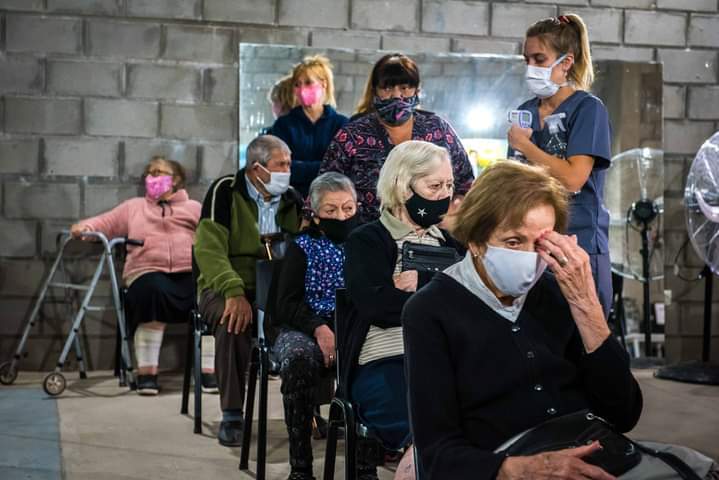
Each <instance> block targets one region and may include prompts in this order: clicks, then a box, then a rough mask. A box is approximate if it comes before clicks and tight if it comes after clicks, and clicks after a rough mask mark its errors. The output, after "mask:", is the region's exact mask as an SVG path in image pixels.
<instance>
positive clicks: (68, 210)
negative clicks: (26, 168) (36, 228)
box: [4, 182, 80, 219]
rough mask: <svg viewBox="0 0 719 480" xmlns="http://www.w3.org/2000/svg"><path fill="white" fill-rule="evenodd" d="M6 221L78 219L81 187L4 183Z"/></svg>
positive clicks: (73, 185) (74, 185)
mask: <svg viewBox="0 0 719 480" xmlns="http://www.w3.org/2000/svg"><path fill="white" fill-rule="evenodd" d="M4 211H5V216H6V217H7V218H18V219H21V218H27V219H32V218H77V217H78V215H79V213H80V187H79V186H78V185H77V184H75V183H28V182H7V183H5V209H4Z"/></svg>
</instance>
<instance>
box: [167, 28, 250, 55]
mask: <svg viewBox="0 0 719 480" xmlns="http://www.w3.org/2000/svg"><path fill="white" fill-rule="evenodd" d="M235 52H236V50H235V45H234V41H233V31H232V30H231V29H229V28H218V27H195V26H184V25H170V26H168V27H167V45H166V46H165V51H164V52H163V58H168V59H172V60H189V61H193V62H202V63H234V62H235V61H236V60H237V59H236V53H235Z"/></svg>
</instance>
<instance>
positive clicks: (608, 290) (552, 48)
mask: <svg viewBox="0 0 719 480" xmlns="http://www.w3.org/2000/svg"><path fill="white" fill-rule="evenodd" d="M524 58H525V60H526V62H527V73H526V80H527V86H528V87H529V90H530V91H531V92H532V94H534V95H535V98H532V99H531V100H528V101H527V102H525V103H523V104H522V105H520V106H519V107H518V108H519V109H520V110H529V111H530V112H532V127H531V128H521V127H519V126H517V125H513V126H512V127H511V128H510V130H509V133H508V135H507V136H508V140H509V146H510V156H514V154H515V152H514V151H517V152H520V153H521V154H522V155H523V157H524V158H525V159H526V161H527V162H528V163H531V164H534V165H542V166H544V167H546V168H547V169H548V170H549V172H550V173H551V174H552V175H553V176H555V177H556V178H557V179H559V180H560V181H561V182H562V183H563V184H564V186H565V187H566V188H567V190H568V191H569V192H571V210H570V219H569V234H573V235H576V237H577V241H578V243H579V245H580V246H581V247H582V248H584V250H586V251H587V253H588V254H589V255H590V259H591V266H592V272H593V274H594V280H595V283H596V285H597V293H598V294H599V300H600V302H601V304H602V307H603V308H604V313H605V315H608V314H609V309H610V307H611V301H612V277H611V267H610V261H609V244H608V229H609V212H608V211H607V209H606V207H605V206H604V179H605V175H606V170H607V168H608V167H609V164H610V160H611V127H610V125H609V115H608V114H607V109H606V107H605V106H604V104H603V103H602V101H601V100H600V99H599V98H597V97H595V96H594V95H592V94H591V93H589V92H587V90H588V89H589V88H590V86H591V84H592V81H593V80H594V69H593V67H592V59H591V55H590V51H589V35H588V33H587V27H586V25H585V24H584V22H583V21H582V19H581V18H580V17H579V16H578V15H572V14H569V15H562V16H559V17H557V18H548V19H545V20H540V21H539V22H537V23H535V24H534V25H532V26H531V27H529V29H528V30H527V34H526V37H525V41H524Z"/></svg>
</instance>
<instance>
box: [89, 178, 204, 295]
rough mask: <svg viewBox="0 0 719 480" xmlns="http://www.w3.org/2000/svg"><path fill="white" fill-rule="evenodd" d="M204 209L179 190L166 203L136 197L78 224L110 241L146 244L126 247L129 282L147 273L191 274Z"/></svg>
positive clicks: (125, 274) (127, 278) (124, 275)
mask: <svg viewBox="0 0 719 480" xmlns="http://www.w3.org/2000/svg"><path fill="white" fill-rule="evenodd" d="M201 209H202V205H200V202H197V201H195V200H190V198H189V197H188V195H187V192H186V191H185V190H178V191H177V192H175V193H174V194H173V195H172V196H171V197H170V199H169V200H168V201H167V202H161V203H159V202H157V201H155V200H151V199H149V198H147V197H135V198H131V199H130V200H126V201H124V202H122V203H121V204H120V205H118V206H117V207H115V208H113V209H112V210H110V211H109V212H106V213H103V214H100V215H98V216H96V217H92V218H88V219H86V220H82V221H80V222H79V223H80V224H81V225H87V226H89V227H90V229H92V230H94V231H98V232H102V233H104V234H105V235H106V236H107V238H108V239H110V238H115V237H128V238H132V239H136V240H143V241H144V242H145V245H144V246H142V247H136V246H132V245H128V247H127V252H128V253H127V259H126V260H125V267H124V270H123V272H122V278H123V279H124V280H125V282H127V281H128V280H134V279H135V278H137V277H138V276H140V275H141V274H143V273H147V272H166V273H173V272H189V271H191V270H192V241H193V238H194V236H195V228H197V223H198V222H199V221H200V210H201Z"/></svg>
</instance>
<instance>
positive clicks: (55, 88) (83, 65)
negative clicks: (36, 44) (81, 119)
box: [47, 60, 123, 97]
mask: <svg viewBox="0 0 719 480" xmlns="http://www.w3.org/2000/svg"><path fill="white" fill-rule="evenodd" d="M122 88H123V65H122V63H112V62H83V61H72V60H67V61H65V60H49V61H48V64H47V90H48V92H50V93H57V94H61V95H97V96H103V97H117V96H120V95H122Z"/></svg>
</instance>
